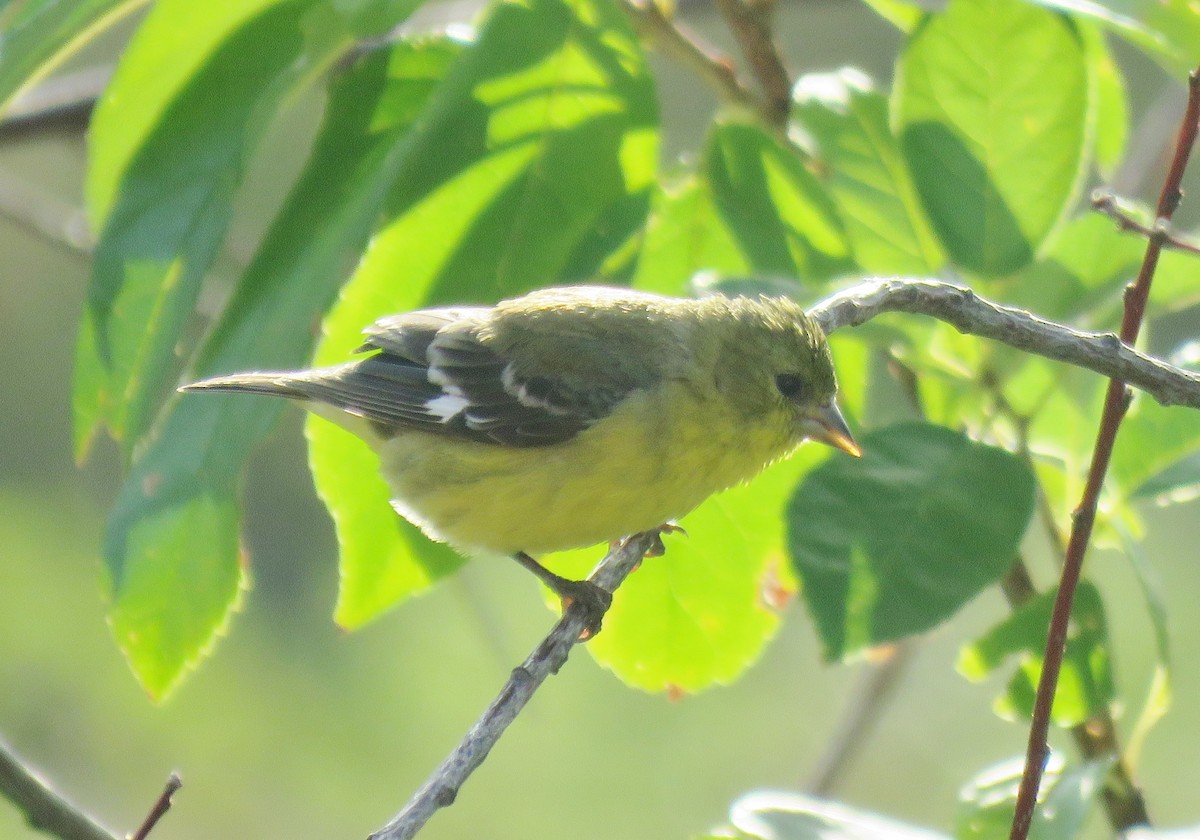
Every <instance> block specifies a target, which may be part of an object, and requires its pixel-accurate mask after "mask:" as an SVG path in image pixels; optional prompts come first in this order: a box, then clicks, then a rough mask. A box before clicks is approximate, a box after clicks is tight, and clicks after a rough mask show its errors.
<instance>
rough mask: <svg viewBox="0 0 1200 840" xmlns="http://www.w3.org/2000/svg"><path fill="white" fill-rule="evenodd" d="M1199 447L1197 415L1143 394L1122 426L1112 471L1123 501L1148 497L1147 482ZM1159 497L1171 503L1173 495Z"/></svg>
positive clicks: (1166, 493)
mask: <svg viewBox="0 0 1200 840" xmlns="http://www.w3.org/2000/svg"><path fill="white" fill-rule="evenodd" d="M1198 446H1200V422H1198V421H1197V418H1196V415H1195V412H1194V411H1189V410H1188V409H1186V408H1181V407H1179V406H1172V407H1167V406H1162V405H1159V404H1158V403H1156V402H1154V401H1153V400H1152V399H1150V398H1149V397H1147V396H1146V395H1144V394H1143V395H1141V396H1139V397H1137V398H1135V399H1134V401H1133V405H1132V406H1131V407H1130V409H1129V412H1128V413H1127V414H1126V415H1125V420H1124V422H1123V423H1122V424H1121V431H1120V434H1119V435H1118V436H1117V442H1116V446H1115V447H1114V449H1113V454H1112V465H1111V466H1110V468H1109V469H1110V475H1111V479H1112V482H1113V483H1115V484H1116V485H1117V487H1119V488H1120V493H1121V498H1129V497H1131V496H1145V495H1148V494H1147V493H1145V492H1144V491H1142V490H1141V488H1142V487H1143V486H1144V485H1145V484H1146V483H1147V482H1149V481H1150V480H1151V479H1153V478H1155V477H1157V476H1160V475H1161V474H1162V472H1163V471H1164V470H1166V469H1168V468H1170V467H1172V466H1174V465H1175V464H1177V463H1179V462H1180V460H1181V459H1186V458H1188V457H1190V456H1192V455H1194V454H1195V452H1196V449H1197V447H1198ZM1179 477H1180V476H1179V474H1178V473H1177V474H1176V478H1177V479H1178V478H1179ZM1185 480H1186V477H1185ZM1160 482H1161V479H1160ZM1160 486H1161V483H1160ZM1185 487H1186V485H1185ZM1164 489H1165V488H1164ZM1172 489H1184V488H1172ZM1157 495H1158V496H1159V497H1160V498H1163V499H1164V500H1169V499H1170V498H1171V495H1172V493H1171V491H1170V490H1169V489H1168V490H1167V492H1160V493H1158V494H1157Z"/></svg>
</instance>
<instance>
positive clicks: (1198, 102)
mask: <svg viewBox="0 0 1200 840" xmlns="http://www.w3.org/2000/svg"><path fill="white" fill-rule="evenodd" d="M1198 130H1200V69H1197V70H1195V71H1193V72H1192V73H1191V75H1190V76H1189V78H1188V103H1187V109H1186V111H1185V112H1184V117H1183V124H1182V125H1181V126H1180V128H1179V137H1178V140H1177V141H1176V143H1175V154H1174V157H1173V158H1172V161H1171V168H1170V170H1169V171H1168V172H1167V177H1166V181H1165V182H1164V184H1163V188H1162V192H1161V193H1160V194H1159V197H1158V205H1157V207H1156V208H1155V218H1156V219H1158V220H1159V221H1158V222H1157V223H1156V227H1158V226H1163V227H1165V225H1166V224H1169V223H1170V220H1171V217H1172V216H1173V215H1174V214H1175V209H1176V208H1177V207H1178V206H1179V201H1180V199H1181V198H1182V197H1183V193H1182V191H1181V190H1180V184H1181V183H1182V181H1183V173H1184V170H1185V169H1186V168H1187V163H1188V157H1189V156H1190V155H1191V151H1192V146H1193V145H1194V144H1195V141H1196V134H1197V131H1198ZM1162 248H1163V241H1162V238H1161V237H1158V236H1152V237H1151V238H1150V239H1149V240H1148V241H1147V243H1146V255H1145V257H1144V258H1143V259H1142V266H1141V269H1140V270H1139V271H1138V276H1137V279H1136V280H1135V281H1134V282H1133V284H1132V285H1131V286H1129V287H1128V288H1127V289H1126V290H1125V312H1124V316H1123V317H1122V319H1121V333H1120V336H1121V340H1122V341H1123V342H1125V343H1126V344H1129V345H1132V344H1133V343H1134V342H1135V341H1137V337H1138V333H1139V332H1140V331H1141V326H1142V319H1143V317H1144V316H1145V313H1146V301H1147V299H1148V298H1149V296H1150V284H1151V282H1152V281H1153V279H1154V270H1155V268H1156V267H1157V266H1158V257H1159V254H1161V253H1162ZM1129 400H1130V392H1129V389H1128V388H1126V386H1125V383H1124V382H1122V381H1120V380H1117V379H1114V380H1111V381H1110V382H1109V385H1108V392H1107V394H1106V395H1105V399H1104V411H1103V413H1102V414H1101V417H1100V429H1099V431H1098V432H1097V435H1096V446H1095V448H1094V449H1093V450H1092V462H1091V465H1090V466H1089V468H1088V476H1087V482H1086V484H1085V486H1084V490H1083V497H1082V499H1081V500H1080V502H1079V507H1077V508H1076V509H1075V512H1074V513H1073V514H1072V521H1071V536H1070V538H1069V539H1068V541H1067V552H1066V556H1065V558H1064V561H1063V568H1062V576H1061V579H1060V581H1059V586H1058V594H1057V596H1056V597H1055V599H1054V610H1053V612H1052V613H1051V616H1050V629H1049V632H1048V634H1047V636H1046V652H1045V656H1044V657H1043V659H1042V674H1041V678H1040V679H1039V680H1038V688H1037V698H1036V700H1035V702H1034V708H1033V721H1032V722H1031V723H1030V726H1029V744H1028V747H1027V748H1026V753H1025V771H1024V773H1023V774H1022V776H1021V788H1020V791H1019V792H1018V794H1017V804H1016V811H1015V813H1014V815H1013V824H1012V831H1011V832H1010V834H1009V837H1010V840H1026V838H1027V837H1028V836H1029V826H1030V823H1031V822H1032V820H1033V810H1034V807H1035V805H1036V804H1037V794H1038V788H1039V787H1040V786H1041V781H1042V770H1043V768H1044V767H1045V764H1046V757H1047V755H1048V754H1049V746H1048V745H1047V742H1046V736H1047V733H1048V732H1049V729H1050V711H1051V709H1052V708H1053V705H1054V693H1055V689H1056V688H1057V685H1058V675H1059V670H1060V669H1061V667H1062V660H1063V654H1064V652H1065V649H1066V640H1067V627H1068V624H1069V623H1070V620H1071V605H1072V603H1073V601H1074V598H1075V588H1076V586H1077V585H1078V584H1079V576H1080V572H1081V571H1082V569H1083V558H1084V555H1085V554H1086V552H1087V546H1088V543H1089V542H1090V541H1091V536H1092V526H1093V525H1094V524H1095V521H1096V507H1097V505H1098V503H1099V500H1100V488H1101V485H1103V483H1104V476H1105V473H1107V472H1108V463H1109V460H1110V458H1111V456H1112V450H1113V444H1114V442H1115V441H1116V437H1117V431H1118V429H1119V428H1120V426H1121V421H1122V420H1123V419H1124V417H1125V412H1126V411H1127V410H1128V408H1129ZM1128 827H1129V826H1117V828H1118V829H1124V828H1128Z"/></svg>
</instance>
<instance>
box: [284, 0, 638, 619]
mask: <svg viewBox="0 0 1200 840" xmlns="http://www.w3.org/2000/svg"><path fill="white" fill-rule="evenodd" d="M656 124H657V108H656V104H655V98H654V88H653V84H652V80H651V77H650V75H649V73H648V70H647V68H646V66H645V64H644V62H643V59H642V56H641V52H640V49H639V47H638V44H637V39H636V37H635V36H634V34H633V33H632V32H631V31H630V30H629V28H628V26H627V23H626V21H625V19H624V18H623V17H622V16H621V15H620V14H619V13H618V12H617V11H616V10H615V9H613V8H611V7H610V6H608V5H607V4H603V3H593V2H591V0H578V2H572V3H564V2H560V0H534V2H531V3H528V4H524V3H503V4H500V5H498V6H497V7H496V8H495V9H494V10H493V12H492V14H491V16H490V17H489V18H488V20H487V22H486V24H485V25H484V27H483V29H482V31H481V32H480V35H479V40H478V42H477V43H476V44H475V45H474V46H473V47H471V48H470V49H469V50H467V51H466V52H465V53H464V54H463V56H462V57H461V59H460V60H459V61H458V62H456V63H455V65H454V67H453V68H452V69H451V71H450V73H449V75H448V76H447V77H446V79H445V81H444V82H443V83H442V85H441V86H440V87H439V88H438V90H437V92H436V93H435V94H434V96H433V98H432V100H431V101H430V104H429V107H428V108H427V109H426V110H425V112H424V113H423V114H422V116H421V119H420V121H419V122H418V124H417V128H416V129H415V131H414V133H413V135H412V137H411V138H410V139H409V141H408V142H407V143H406V144H405V146H404V148H403V160H402V162H401V167H400V171H399V174H398V177H397V178H396V179H395V182H394V183H395V186H394V188H393V190H392V192H391V194H390V195H389V198H388V204H387V206H386V208H385V215H386V218H387V221H386V223H385V224H384V225H383V227H382V228H380V230H379V231H378V233H377V234H376V235H375V237H374V238H373V240H372V242H371V245H370V248H369V249H368V251H367V253H366V254H365V256H364V258H363V260H362V262H361V263H360V265H359V267H358V270H357V271H356V272H355V275H354V277H353V278H352V279H351V281H350V282H349V284H347V286H346V287H345V289H344V290H343V293H342V296H341V298H340V299H339V302H338V305H337V306H336V307H335V308H334V309H333V310H332V311H331V313H330V314H329V316H328V317H327V318H326V320H325V323H324V337H323V338H322V341H321V344H320V347H319V348H318V352H317V357H316V361H317V363H318V364H330V363H334V362H340V361H344V360H345V359H346V358H347V357H348V355H349V354H350V352H351V351H352V350H353V349H354V348H355V347H356V346H357V345H358V344H359V343H360V342H361V330H362V328H363V327H364V326H366V325H368V324H370V323H371V322H372V321H373V320H375V319H376V318H379V317H381V316H383V315H386V314H390V313H393V312H397V311H403V310H406V309H413V308H416V307H419V306H421V305H423V304H430V303H440V302H447V301H453V302H456V303H462V302H467V301H494V300H497V299H499V298H503V297H507V296H512V295H515V294H518V293H520V292H523V291H527V290H529V289H530V288H533V287H535V286H545V285H551V284H553V283H555V282H563V281H568V280H579V279H581V278H587V277H591V276H593V275H594V273H595V272H596V271H598V270H599V268H600V267H601V265H603V264H604V262H605V261H606V260H607V259H608V257H609V256H610V254H611V253H612V252H613V251H614V250H615V249H617V248H619V247H621V246H623V245H624V244H625V243H626V242H627V241H628V239H629V237H630V235H631V234H632V233H633V232H634V231H635V230H637V229H638V228H640V226H641V225H642V223H643V221H644V219H645V216H646V211H647V207H648V204H649V200H650V190H651V186H652V183H653V178H654V171H655V165H656V159H657V154H658V152H657V131H656ZM308 437H309V444H310V450H309V451H310V463H311V466H312V470H313V476H314V479H315V481H316V485H317V490H318V492H319V493H320V495H321V497H322V499H323V500H324V501H325V503H326V505H327V506H328V507H329V509H330V511H331V513H332V515H333V518H334V523H335V525H336V526H337V531H338V543H339V549H340V553H341V558H342V559H341V568H342V577H343V580H344V581H346V586H345V588H343V590H342V592H341V593H340V595H339V599H338V607H337V612H336V619H337V620H338V622H339V623H341V624H342V625H343V626H348V627H354V626H358V625H360V624H362V623H364V622H366V621H368V620H370V619H371V618H373V617H375V616H377V615H378V614H379V613H380V612H382V611H383V610H385V609H387V608H388V607H390V606H392V605H394V604H395V603H397V602H398V601H399V600H401V599H403V598H405V597H407V596H409V595H411V594H413V593H414V592H416V591H419V590H420V589H422V588H424V587H425V586H426V585H428V583H429V582H431V581H432V580H435V579H436V578H438V577H440V576H441V575H444V574H446V573H447V572H449V571H450V570H451V569H452V568H453V567H454V566H455V564H456V562H457V560H456V559H455V558H454V557H453V555H452V554H451V553H450V552H449V550H448V549H446V548H445V547H442V546H434V544H433V543H431V542H429V541H428V540H426V539H425V538H424V537H420V536H418V535H417V534H416V532H415V530H414V529H410V528H408V527H407V526H405V525H403V524H402V523H400V522H399V520H398V518H397V516H396V514H395V512H394V511H393V510H392V509H391V507H390V506H389V505H387V503H386V500H387V498H388V491H387V488H386V485H385V484H384V482H383V479H382V478H381V477H379V475H378V458H377V457H376V456H375V455H374V454H373V453H372V452H370V450H369V449H368V448H367V447H366V446H365V445H364V444H363V443H362V442H361V441H359V440H357V439H354V438H352V437H350V436H348V435H346V434H344V433H341V432H340V430H338V429H336V428H335V427H333V426H332V425H330V424H328V423H325V422H324V421H321V420H318V419H313V420H311V421H310V423H309V426H308Z"/></svg>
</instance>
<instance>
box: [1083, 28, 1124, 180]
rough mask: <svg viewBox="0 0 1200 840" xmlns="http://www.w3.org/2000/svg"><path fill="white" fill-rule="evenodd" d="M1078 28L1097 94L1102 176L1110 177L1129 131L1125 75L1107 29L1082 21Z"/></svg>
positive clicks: (1098, 143) (1121, 154)
mask: <svg viewBox="0 0 1200 840" xmlns="http://www.w3.org/2000/svg"><path fill="white" fill-rule="evenodd" d="M1078 30H1079V33H1080V35H1082V36H1083V39H1084V44H1085V45H1086V48H1087V62H1088V79H1089V80H1090V81H1091V83H1092V86H1093V95H1094V96H1095V98H1096V128H1095V131H1096V163H1097V164H1098V165H1099V168H1100V174H1101V176H1103V177H1104V178H1105V179H1107V180H1111V179H1112V177H1113V176H1114V175H1115V174H1116V170H1117V166H1118V165H1120V163H1121V159H1122V158H1123V157H1124V155H1125V141H1126V139H1127V138H1128V134H1129V99H1128V95H1127V94H1126V91H1125V77H1124V76H1123V75H1122V74H1121V68H1120V67H1119V66H1118V65H1117V62H1116V59H1115V58H1113V54H1112V53H1111V52H1110V51H1109V49H1108V42H1107V41H1106V40H1105V36H1104V33H1103V32H1102V31H1101V30H1099V29H1097V28H1096V27H1095V26H1089V25H1086V24H1085V23H1084V22H1082V21H1081V22H1079V25H1078Z"/></svg>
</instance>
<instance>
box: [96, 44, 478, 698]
mask: <svg viewBox="0 0 1200 840" xmlns="http://www.w3.org/2000/svg"><path fill="white" fill-rule="evenodd" d="M457 52H458V48H457V47H456V46H455V45H454V44H452V43H449V42H444V41H443V42H437V41H435V42H432V43H421V44H407V43H399V44H397V45H395V46H393V47H392V48H391V49H390V51H387V52H384V51H379V52H376V53H373V54H372V55H371V56H369V57H367V58H365V59H363V60H362V61H361V62H359V63H358V64H356V65H355V66H353V67H352V68H350V69H348V70H346V71H345V72H344V73H343V74H342V75H340V76H339V77H338V79H337V81H336V83H335V84H334V86H333V89H332V91H331V96H330V102H329V105H328V108H327V109H326V117H325V120H324V122H323V124H322V126H321V129H320V132H319V133H318V136H317V140H316V143H315V144H314V147H313V153H312V156H311V158H310V159H309V161H308V163H307V165H306V167H305V170H304V172H303V173H302V174H301V176H300V179H299V181H298V182H297V184H296V186H295V188H294V189H293V191H292V194H291V195H290V196H289V197H288V199H287V201H286V202H285V204H284V206H283V208H282V210H281V211H280V213H279V215H278V217H277V218H276V220H275V223H274V225H273V226H272V228H271V230H270V231H269V232H268V234H267V236H266V238H265V239H264V241H263V244H262V246H261V248H260V249H259V252H258V253H257V254H256V255H255V258H254V261H253V262H252V263H251V265H250V266H249V267H248V268H247V270H246V273H245V274H244V275H243V277H242V278H241V281H240V282H239V284H238V288H237V290H236V292H235V294H234V296H233V299H232V300H231V302H230V303H229V304H228V305H227V306H226V308H225V310H224V311H223V312H222V314H221V317H220V320H219V321H218V323H217V324H216V326H215V327H214V329H213V331H212V332H211V334H210V335H209V336H208V338H207V340H206V342H205V344H204V347H203V348H202V349H201V351H200V353H199V354H198V357H197V360H196V362H195V365H194V368H193V372H194V374H195V376H197V377H199V376H201V375H205V374H212V373H218V372H228V371H234V370H247V369H260V370H261V369H269V368H279V367H285V368H286V367H298V366H300V365H302V364H303V363H304V362H305V360H306V359H307V357H308V355H309V353H310V352H311V350H312V344H313V337H312V330H311V325H312V324H313V323H314V322H315V321H316V319H317V318H319V317H320V315H321V313H322V312H324V311H325V309H326V308H327V307H328V306H329V305H330V303H331V301H332V300H333V297H334V295H335V293H336V291H337V288H338V285H339V283H340V280H341V277H342V271H343V270H344V266H345V265H347V264H348V262H349V261H350V259H351V258H352V257H353V256H354V255H356V254H357V253H358V252H359V251H360V250H361V248H362V246H363V243H364V242H365V241H366V238H367V236H368V234H369V233H370V229H371V225H372V223H373V222H374V220H375V218H376V215H377V213H378V210H379V207H380V205H381V204H382V202H383V199H384V196H385V194H386V192H387V189H388V185H389V184H390V183H391V181H392V179H393V178H394V177H395V173H396V169H397V167H398V165H399V158H398V152H397V149H398V148H399V147H400V141H401V139H402V138H403V137H404V135H405V133H406V132H407V130H408V127H409V124H410V123H411V122H412V120H413V119H414V118H415V117H416V113H417V111H416V107H417V105H418V104H419V103H420V102H421V101H423V99H424V97H425V96H427V94H428V91H429V89H430V88H431V87H432V86H433V84H434V83H435V82H436V80H437V79H438V78H440V76H441V73H442V71H443V70H444V68H445V67H446V66H447V65H448V64H449V62H450V60H451V59H453V57H454V56H455V55H456V54H457ZM282 407H283V402H282V401H280V400H267V399H258V398H255V399H248V398H244V397H237V396H229V395H210V394H200V395H188V396H186V397H182V398H177V399H176V400H175V401H174V402H172V403H171V404H170V405H169V406H168V408H167V410H166V411H165V413H164V416H163V418H162V420H161V422H160V427H159V433H158V435H157V436H156V437H155V439H154V441H153V442H152V443H151V444H150V445H149V446H148V447H147V448H146V449H145V450H144V451H141V452H139V454H138V457H137V459H136V460H135V462H134V465H133V469H132V471H131V473H130V475H129V477H128V478H127V480H126V482H125V485H124V487H123V488H122V490H121V494H120V496H119V498H118V500H117V504H116V507H115V509H114V511H113V514H112V517H111V519H110V521H109V527H108V534H107V537H106V548H105V559H106V563H107V565H108V569H109V577H110V582H111V585H112V587H113V590H114V593H115V594H114V596H113V597H114V622H116V621H118V618H120V615H119V614H120V613H121V612H122V611H124V612H126V613H128V614H127V615H126V616H125V617H124V618H120V622H121V624H122V626H123V627H124V628H125V632H124V634H123V635H119V636H118V641H119V642H120V643H121V644H122V645H123V646H127V645H129V644H131V643H132V642H131V640H134V639H139V638H140V639H141V642H140V644H139V647H138V650H137V655H136V656H135V655H134V652H133V651H128V652H129V656H130V662H131V664H132V665H133V666H134V669H135V671H136V673H137V674H138V676H139V678H140V679H141V680H142V681H143V683H145V684H146V685H147V686H150V685H151V684H152V683H154V684H158V683H163V682H167V683H169V682H172V681H173V680H175V679H177V678H178V676H179V675H180V674H181V673H182V671H183V670H184V668H185V667H186V666H187V665H188V664H189V662H191V661H193V660H194V656H195V654H196V652H198V651H201V650H204V649H206V648H205V646H204V645H200V646H199V647H197V648H196V650H195V651H193V652H192V654H191V658H189V657H188V656H184V655H183V653H185V652H184V651H182V650H180V649H178V648H176V647H156V646H155V645H156V643H157V642H159V641H163V640H162V639H160V637H158V636H155V635H147V634H145V633H143V632H142V629H141V628H139V626H138V622H139V621H140V620H142V619H143V618H144V617H145V616H146V615H147V614H148V611H147V609H146V608H145V605H144V604H142V599H144V598H145V597H148V596H149V595H152V594H153V593H152V592H150V591H142V590H137V591H135V592H131V590H130V587H132V586H134V585H135V584H134V583H133V582H134V581H136V580H138V579H140V578H142V577H143V576H145V575H146V574H147V572H146V571H145V567H146V566H147V565H150V566H152V567H153V568H159V567H163V566H166V567H170V566H171V565H172V564H173V565H174V567H175V568H176V572H175V574H176V576H177V578H178V588H179V589H182V588H184V587H185V586H188V585H190V586H194V587H195V588H196V589H197V590H200V591H204V592H215V591H217V590H216V589H215V588H214V587H213V586H212V583H211V581H210V580H209V579H207V578H205V577H198V575H202V574H203V575H207V576H217V577H220V576H222V575H228V574H229V573H230V570H235V569H237V568H238V551H237V546H236V533H237V515H236V506H235V499H236V492H235V488H236V483H237V476H238V474H239V473H240V471H241V468H242V464H243V462H244V460H245V458H246V457H247V456H248V455H249V453H250V451H251V449H252V448H253V446H254V444H255V443H256V442H257V441H258V440H259V439H260V438H261V437H262V435H263V434H265V433H266V431H267V430H268V429H269V428H270V426H271V423H272V422H273V421H274V419H275V418H276V417H277V416H278V414H279V412H280V410H281V409H282ZM197 509H201V510H203V511H204V514H203V515H205V516H207V517H208V518H209V519H210V520H212V522H211V523H210V528H211V529H213V530H215V531H216V532H219V533H230V534H233V535H234V536H233V538H231V539H229V540H224V541H220V540H214V541H212V542H211V543H210V542H205V550H206V558H207V561H208V562H207V563H206V564H204V565H197V564H195V563H191V562H190V558H189V556H188V554H187V552H179V551H177V541H178V539H179V535H178V534H176V533H174V532H172V531H171V530H170V528H168V527H166V526H165V525H163V526H162V527H159V526H157V525H154V524H153V523H171V522H175V523H179V525H180V527H182V526H183V524H184V523H186V522H188V521H190V519H191V518H194V517H195V516H198V515H200V514H198V513H196V511H197ZM188 533H192V534H195V533H206V531H203V530H193V531H190V532H188ZM139 535H141V536H139ZM222 564H223V565H222ZM164 574H165V572H164ZM222 591H225V592H226V594H227V595H228V598H227V599H226V601H225V609H226V610H229V609H231V608H232V605H233V594H234V593H233V591H231V590H228V589H225V590H222ZM161 597H162V599H163V600H162V602H161V603H159V602H155V604H154V608H153V610H152V611H150V612H151V613H152V614H154V615H158V616H163V617H170V618H171V620H173V621H175V622H176V623H184V622H188V621H192V622H200V623H198V624H195V625H194V626H190V627H189V629H188V636H189V638H196V639H205V640H208V639H211V638H213V636H214V635H215V633H216V632H217V630H218V629H219V627H220V626H221V625H222V623H223V622H224V621H225V614H218V613H217V611H216V610H215V609H211V610H208V611H205V612H196V611H194V610H193V609H192V608H191V606H190V603H191V602H190V599H189V598H187V597H182V596H181V595H180V594H179V592H177V591H175V590H171V591H170V592H164V593H163V594H162V596H161Z"/></svg>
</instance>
